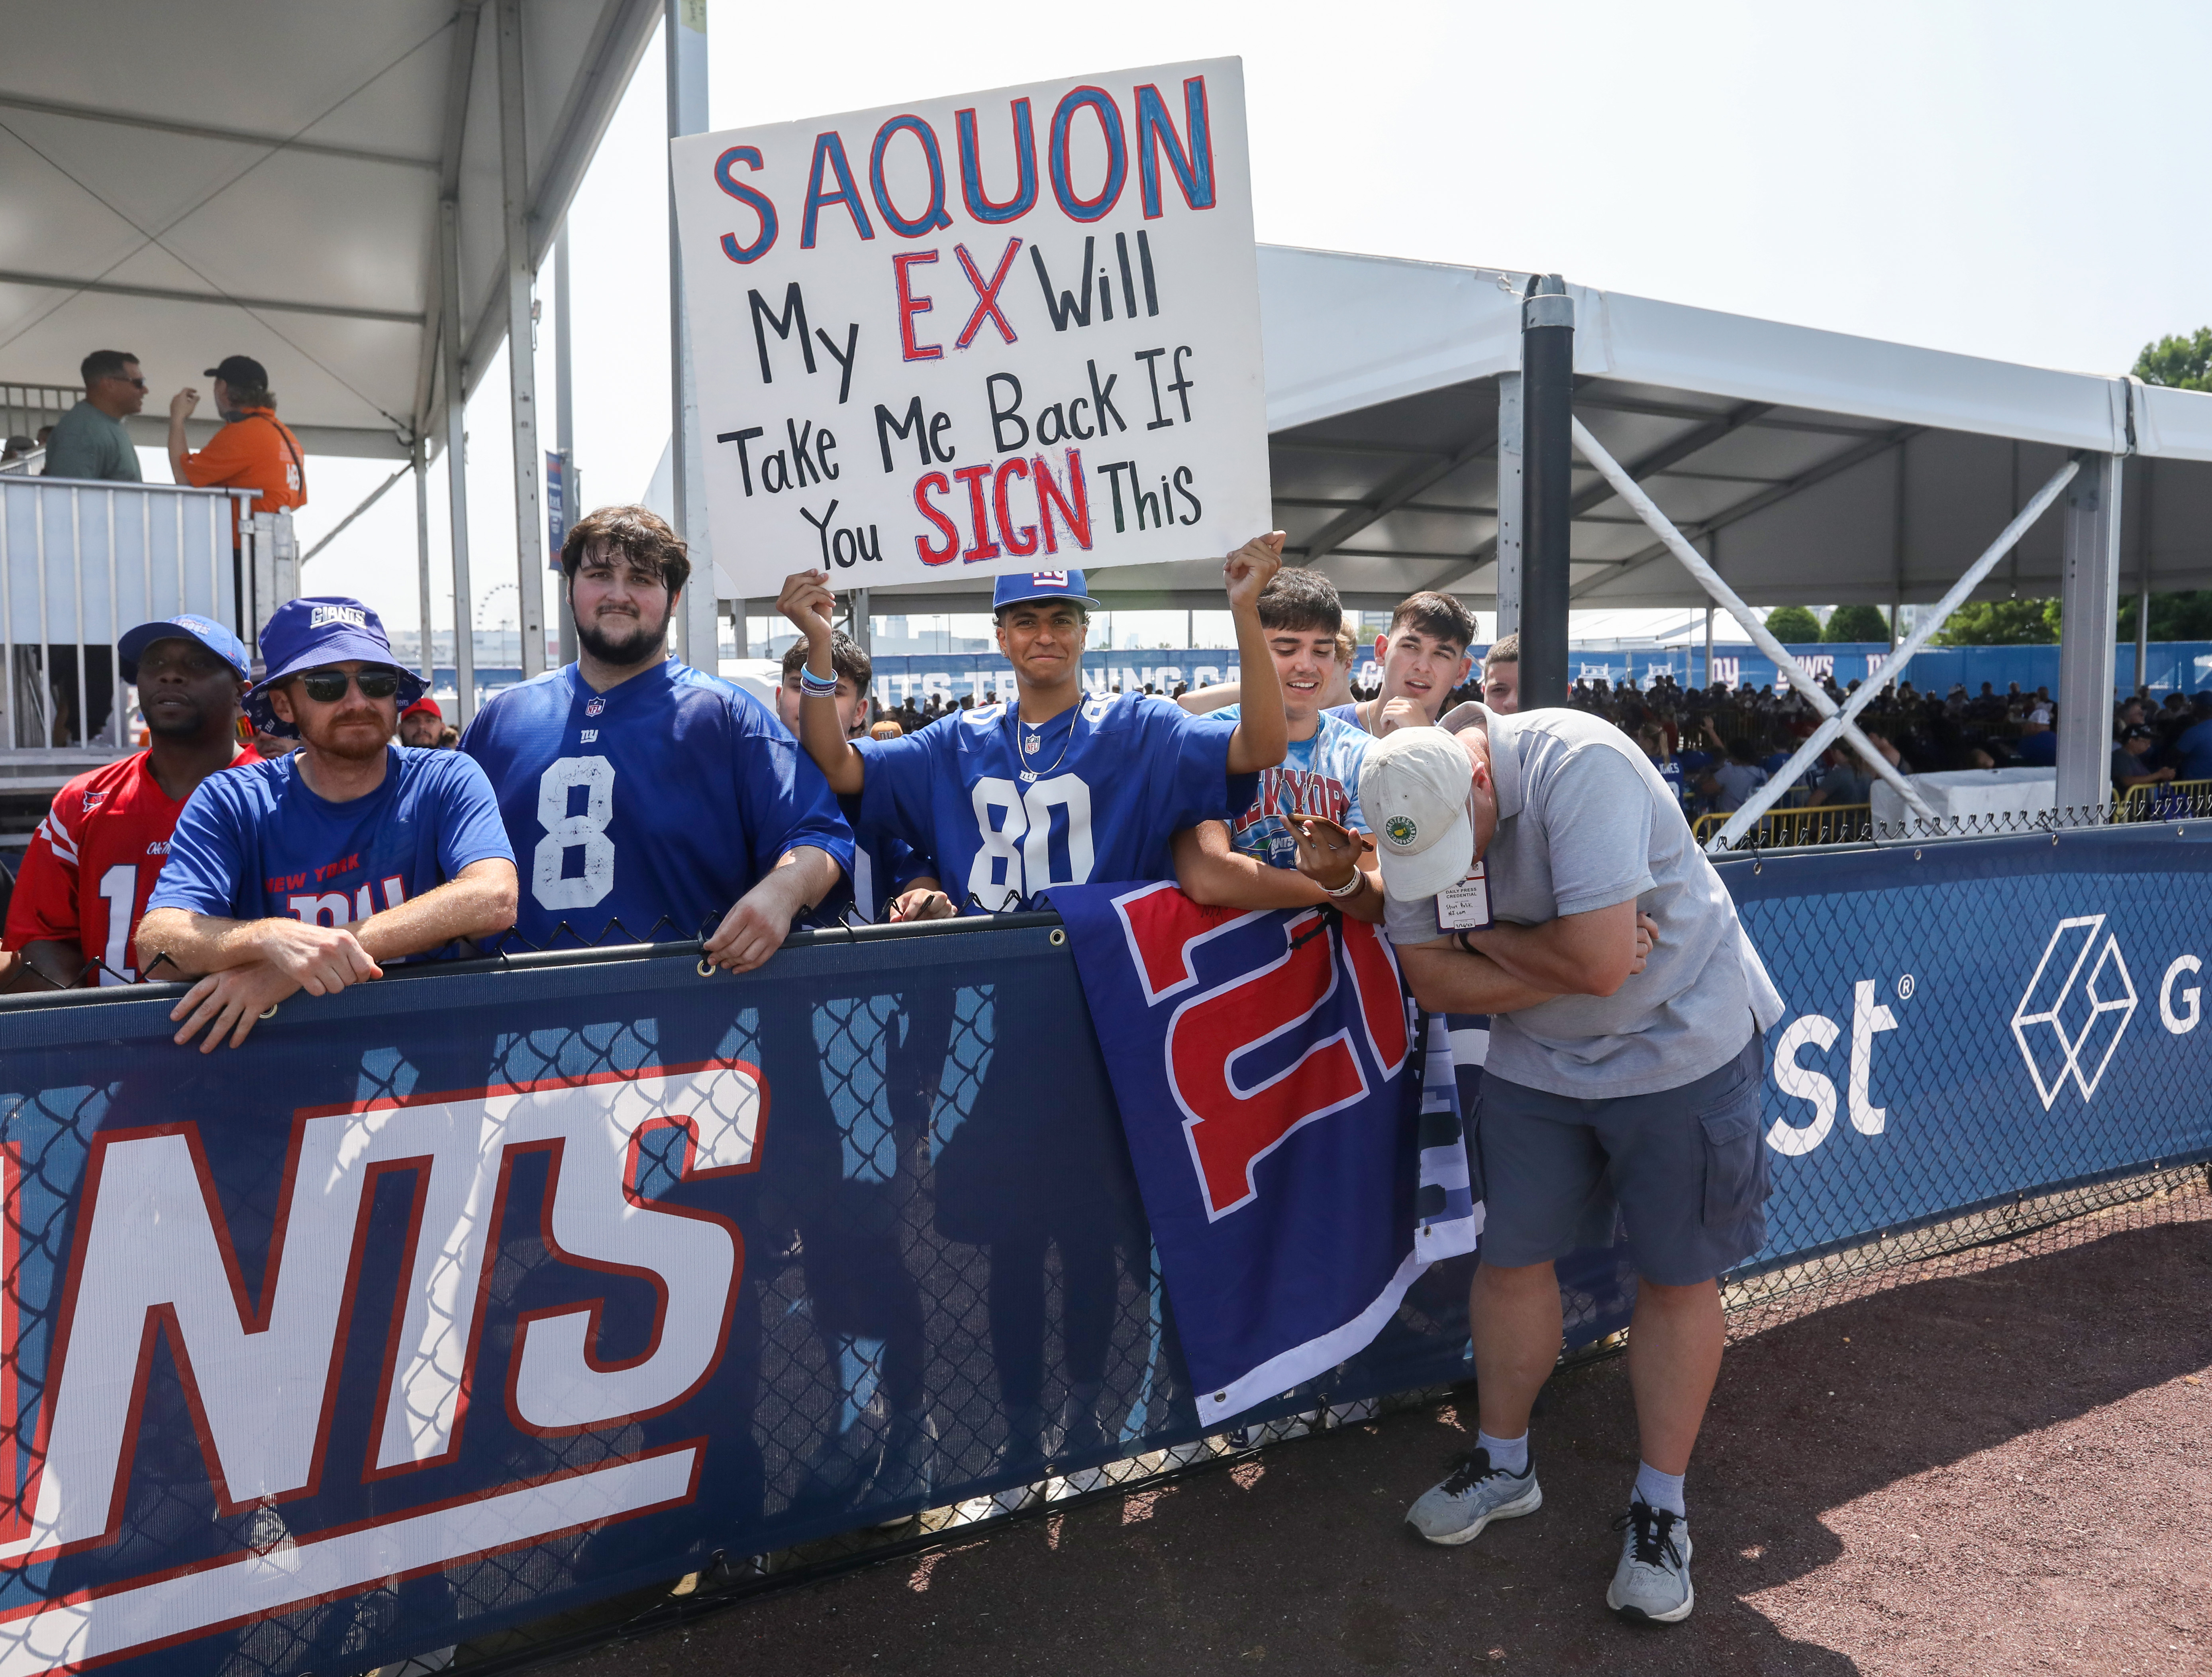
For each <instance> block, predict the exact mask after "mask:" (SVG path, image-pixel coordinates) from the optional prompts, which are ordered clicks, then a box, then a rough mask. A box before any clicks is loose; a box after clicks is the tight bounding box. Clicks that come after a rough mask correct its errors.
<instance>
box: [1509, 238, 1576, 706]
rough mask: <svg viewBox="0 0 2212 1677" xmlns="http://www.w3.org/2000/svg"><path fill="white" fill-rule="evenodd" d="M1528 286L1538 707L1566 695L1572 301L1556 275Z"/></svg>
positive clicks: (1526, 644) (1530, 662) (1526, 559)
mask: <svg viewBox="0 0 2212 1677" xmlns="http://www.w3.org/2000/svg"><path fill="white" fill-rule="evenodd" d="M1529 284H1530V295H1529V296H1528V297H1527V298H1526V299H1524V300H1523V301H1522V305H1521V453H1522V462H1521V467H1522V479H1521V482H1522V493H1521V510H1522V527H1521V528H1522V548H1521V625H1520V632H1521V703H1522V706H1523V707H1524V708H1527V709H1529V710H1541V709H1544V708H1547V707H1549V706H1552V705H1555V704H1565V703H1566V698H1567V593H1568V588H1569V587H1570V585H1571V582H1572V578H1571V576H1570V575H1569V572H1568V545H1569V542H1570V540H1571V538H1572V535H1573V533H1574V522H1575V520H1574V508H1573V501H1574V449H1573V445H1572V443H1571V441H1570V438H1571V434H1572V428H1573V427H1574V423H1575V420H1574V394H1575V301H1574V299H1573V298H1572V297H1571V296H1568V295H1567V288H1566V283H1565V281H1564V280H1562V279H1561V278H1560V277H1559V276H1558V275H1557V274H1547V275H1545V276H1544V277H1541V278H1540V279H1535V280H1532V281H1531V282H1530V283H1529Z"/></svg>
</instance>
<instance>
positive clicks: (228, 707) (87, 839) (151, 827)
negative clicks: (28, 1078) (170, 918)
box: [5, 613, 261, 990]
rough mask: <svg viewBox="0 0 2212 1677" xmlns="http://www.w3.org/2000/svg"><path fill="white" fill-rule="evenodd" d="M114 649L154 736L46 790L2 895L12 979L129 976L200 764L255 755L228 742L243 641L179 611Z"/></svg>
mask: <svg viewBox="0 0 2212 1677" xmlns="http://www.w3.org/2000/svg"><path fill="white" fill-rule="evenodd" d="M116 650H117V651H118V653H119V654H120V655H121V657H122V662H123V676H124V679H125V680H127V681H135V682H137V684H138V708H139V709H140V710H141V711H143V713H144V715H145V717H146V731H147V733H148V734H149V735H151V736H152V742H151V743H150V744H149V746H148V747H147V748H146V749H145V750H144V751H142V752H139V753H137V755H135V756H131V757H125V758H124V759H122V760H121V761H119V762H115V763H108V764H105V765H102V766H101V767H100V768H97V769H94V770H92V771H89V772H88V773H85V774H81V775H79V776H77V778H76V779H74V780H72V781H70V783H69V784H68V785H66V786H64V787H63V788H62V790H60V791H59V792H58V793H57V794H55V796H54V802H53V807H52V808H51V809H50V810H48V811H47V813H46V820H43V821H41V822H40V823H39V830H38V831H37V832H35V833H33V835H32V837H31V844H30V848H29V849H28V850H27V851H25V852H24V856H23V869H22V872H21V875H18V876H17V878H16V881H15V897H14V899H13V900H12V901H10V903H9V906H8V930H7V936H6V938H5V942H6V945H7V948H9V951H10V952H12V953H16V954H20V955H21V957H22V960H21V966H20V967H18V969H17V973H16V975H15V983H14V984H12V985H10V986H9V987H10V988H13V989H21V990H42V989H45V988H46V987H47V986H49V985H52V986H54V987H56V988H67V987H68V986H70V985H78V984H84V985H102V984H136V983H137V982H138V980H139V979H140V978H141V977H142V976H143V968H142V967H141V966H140V965H139V961H138V956H137V952H136V950H135V949H134V948H132V945H131V940H132V937H133V936H135V935H136V933H137V930H138V922H139V920H140V918H142V917H143V915H144V914H145V912H146V899H148V898H149V896H151V895H152V894H153V891H154V881H155V880H156V879H158V878H159V877H160V876H161V863H162V859H163V858H164V857H167V855H168V852H169V835H170V834H171V833H172V832H174V831H175V830H176V825H177V817H178V815H179V814H180V813H181V812H182V811H183V809H184V807H185V800H186V799H187V798H189V797H191V795H192V792H193V790H195V789H196V788H197V786H198V785H199V784H200V782H202V781H203V780H205V779H206V778H208V777H209V776H210V775H211V774H215V773H217V772H218V771H222V770H224V769H228V768H230V767H232V766H233V765H237V764H242V763H258V762H259V761H260V760H261V759H260V757H259V755H258V753H256V752H255V751H254V749H253V748H252V747H251V746H243V745H240V743H239V741H238V704H239V699H240V696H241V695H243V694H244V692H246V680H247V673H246V649H245V648H244V647H243V646H241V645H240V643H239V641H238V637H236V636H235V635H234V634H232V633H231V632H230V631H229V630H228V629H226V628H224V627H223V626H222V625H221V624H219V623H216V622H214V621H213V620H211V619H208V618H204V617H197V616H193V615H191V614H190V613H187V614H185V616H182V617H173V618H171V619H168V620H167V621H166V622H161V623H142V624H140V625H138V626H137V628H136V629H132V630H130V631H127V632H126V633H125V635H124V637H123V638H122V639H121V640H119V641H118V642H117V643H116Z"/></svg>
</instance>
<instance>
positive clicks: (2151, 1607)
mask: <svg viewBox="0 0 2212 1677" xmlns="http://www.w3.org/2000/svg"><path fill="white" fill-rule="evenodd" d="M2076 1238H2077V1239H2078V1238H2079V1237H2078V1236H2077V1237H2076ZM1951 1267H1952V1270H1953V1271H1954V1272H1952V1273H1948V1274H1943V1275H1936V1276H1929V1277H1926V1278H1920V1279H1917V1280H1913V1281H1911V1282H1908V1283H1906V1284H1901V1285H1898V1286H1895V1287H1893V1288H1891V1289H1890V1290H1886V1291H1882V1292H1879V1293H1875V1294H1872V1295H1870V1296H1863V1297H1860V1298H1857V1299H1855V1300H1853V1301H1850V1302H1844V1303H1839V1304H1836V1305H1833V1306H1832V1307H1830V1308H1825V1309H1821V1310H1819V1311H1817V1312H1814V1314H1808V1315H1804V1316H1801V1317H1799V1318H1798V1319H1797V1320H1793V1321H1789V1322H1786V1323H1784V1324H1782V1325H1780V1326H1774V1327H1771V1328H1768V1329H1766V1330H1765V1331H1763V1332H1759V1333H1757V1334H1755V1335H1753V1336H1752V1337H1750V1338H1748V1339H1745V1340H1744V1341H1742V1342H1741V1343H1740V1344H1738V1345H1735V1346H1734V1347H1732V1348H1731V1350H1730V1351H1729V1361H1728V1364H1727V1367H1726V1368H1725V1369H1724V1370H1723V1374H1722V1376H1721V1387H1720V1391H1719V1393H1718V1395H1717V1398H1716V1400H1715V1402H1714V1406H1713V1410H1712V1413H1711V1419H1710V1420H1709V1421H1708V1423H1707V1425H1706V1429H1705V1436H1704V1440H1703V1442H1701V1444H1700V1446H1699V1457H1698V1460H1697V1461H1696V1463H1695V1464H1694V1465H1693V1467H1692V1476H1691V1479H1690V1482H1689V1501H1690V1514H1691V1529H1692V1534H1693V1536H1694V1538H1695V1540H1696V1542H1697V1552H1696V1562H1695V1565H1694V1568H1693V1576H1694V1578H1695V1581H1696V1583H1697V1588H1698V1607H1697V1612H1696V1613H1695V1615H1694V1616H1693V1617H1692V1619H1690V1620H1689V1622H1688V1623H1686V1624H1685V1625H1680V1626H1676V1627H1674V1628H1671V1629H1666V1628H1632V1627H1629V1626H1626V1625H1620V1624H1619V1623H1617V1622H1616V1621H1615V1620H1614V1619H1613V1618H1612V1617H1611V1616H1610V1615H1609V1614H1607V1613H1606V1611H1605V1609H1604V1604H1603V1596H1604V1591H1605V1587H1606V1582H1607V1579H1608V1577H1609V1576H1611V1570H1612V1565H1613V1558H1614V1556H1615V1555H1616V1553H1617V1552H1618V1548H1617V1545H1618V1541H1619V1540H1618V1539H1617V1538H1615V1537H1614V1536H1613V1534H1611V1533H1609V1532H1608V1531H1607V1523H1608V1521H1610V1520H1611V1518H1612V1517H1613V1515H1614V1514H1615V1513H1616V1512H1618V1511H1619V1509H1620V1508H1621V1507H1622V1506H1623V1505H1624V1504H1625V1503H1626V1497H1627V1491H1628V1487H1629V1485H1630V1483H1631V1481H1632V1478H1633V1476H1634V1473H1635V1467H1636V1449H1635V1443H1634V1432H1633V1429H1632V1422H1631V1417H1630V1409H1629V1398H1628V1388H1627V1370H1626V1366H1625V1365H1624V1364H1623V1363H1620V1361H1618V1360H1615V1361H1613V1362H1609V1363H1601V1364H1599V1365H1596V1366H1595V1367H1592V1368H1589V1369H1584V1370H1583V1371H1582V1372H1580V1373H1577V1374H1574V1375H1567V1376H1563V1377H1562V1378H1560V1379H1559V1380H1558V1381H1554V1382H1553V1387H1552V1388H1551V1390H1550V1392H1549V1393H1548V1394H1547V1401H1546V1406H1545V1409H1544V1412H1542V1413H1541V1416H1540V1417H1539V1418H1538V1420H1537V1422H1536V1430H1535V1441H1536V1442H1535V1451H1536V1463H1537V1468H1538V1472H1539V1473H1540V1474H1541V1478H1542V1480H1543V1485H1544V1492H1545V1498H1546V1500H1545V1505H1544V1508H1543V1510H1542V1511H1541V1513H1539V1514H1537V1515H1534V1516H1533V1517H1531V1518H1529V1519H1526V1520H1519V1521H1512V1522H1510V1523H1508V1524H1504V1525H1501V1526H1498V1527H1494V1528H1492V1530H1491V1531H1489V1532H1487V1533H1486V1534H1484V1535H1483V1536H1482V1537H1481V1538H1480V1539H1479V1540H1477V1541H1476V1542H1475V1543H1474V1544H1473V1545H1471V1546H1468V1547H1467V1548H1464V1549H1455V1550H1448V1549H1439V1548H1434V1547H1431V1546H1428V1545H1425V1544H1423V1543H1422V1542H1420V1541H1419V1540H1418V1539H1416V1538H1414V1537H1413V1536H1412V1535H1411V1534H1410V1533H1408V1532H1407V1530H1406V1529H1405V1528H1404V1527H1403V1525H1402V1524H1401V1516H1402V1515H1403V1512H1404V1509H1405V1505H1406V1504H1407V1503H1408V1502H1409V1501H1410V1500H1411V1499H1412V1498H1413V1497H1414V1496H1415V1495H1416V1494H1417V1493H1418V1492H1419V1491H1421V1490H1422V1489H1423V1488H1425V1486H1426V1485H1429V1484H1430V1483H1431V1481H1433V1480H1434V1479H1437V1478H1438V1477H1440V1476H1441V1475H1442V1473H1443V1468H1444V1466H1445V1463H1446V1461H1447V1459H1448V1458H1449V1456H1450V1455H1451V1454H1453V1453H1454V1452H1455V1451H1456V1450H1459V1449H1462V1448H1467V1447H1468V1446H1469V1445H1470V1444H1471V1443H1472V1442H1473V1430H1474V1416H1473V1413H1472V1411H1471V1409H1464V1408H1463V1406H1455V1405H1451V1404H1446V1405H1443V1406H1438V1407H1437V1408H1433V1409H1430V1410H1426V1411H1422V1412H1414V1413H1409V1414H1403V1415H1399V1416H1395V1417H1391V1418H1386V1419H1384V1420H1382V1421H1380V1422H1377V1423H1375V1424H1370V1425H1365V1426H1359V1427H1353V1428H1349V1429H1346V1430H1340V1431H1338V1432H1334V1433H1332V1434H1329V1435H1327V1436H1322V1437H1318V1438H1314V1439H1309V1440H1301V1441H1297V1442H1292V1443H1289V1444H1285V1445H1283V1446H1280V1447H1279V1448H1274V1449H1272V1450H1269V1451H1267V1452H1266V1453H1264V1454H1262V1455H1261V1457H1260V1458H1258V1459H1256V1460H1248V1461H1243V1462H1241V1463H1239V1464H1237V1465H1236V1466H1235V1467H1231V1468H1226V1469H1223V1470H1220V1471H1216V1472H1212V1473H1205V1474H1200V1475H1196V1476H1193V1477H1188V1478H1186V1479H1183V1480H1182V1481H1181V1482H1180V1483H1176V1484H1172V1485H1166V1486H1164V1487H1161V1488H1158V1489H1155V1490H1152V1491H1134V1492H1131V1493H1127V1494H1126V1495H1124V1496H1122V1497H1116V1498H1112V1499H1109V1500H1107V1501H1104V1502H1102V1503H1092V1504H1089V1505H1085V1506H1082V1507H1079V1508H1074V1509H1070V1510H1068V1511H1066V1512H1065V1513H1061V1514H1056V1515H1048V1516H1047V1517H1045V1518H1043V1519H1041V1520H1035V1521H1027V1522H1019V1523H1015V1524H1012V1525H1010V1526H1008V1527H1006V1528H1003V1529H1001V1530H1000V1531H998V1532H996V1533H994V1534H991V1535H987V1536H986V1535H981V1534H979V1535H977V1536H976V1537H975V1539H974V1540H972V1541H969V1542H967V1543H964V1544H958V1545H955V1546H951V1547H950V1548H947V1549H945V1550H943V1551H940V1552H937V1553H935V1554H931V1555H924V1556H922V1557H921V1558H919V1559H916V1558H912V1557H908V1558H904V1559H902V1560H898V1561H895V1562H888V1563H884V1564H878V1565H876V1566H874V1567H872V1568H871V1569H869V1570H865V1571H861V1572H859V1573H856V1574H853V1575H849V1576H844V1577H842V1578H837V1579H835V1580H831V1581H829V1582H822V1583H817V1584H813V1585H808V1586H803V1587H798V1588H794V1589H789V1590H787V1591H784V1592H781V1593H778V1594H774V1595H768V1596H765V1597H763V1598H760V1599H757V1600H755V1601H750V1602H747V1603H744V1604H741V1605H738V1606H736V1607H732V1608H729V1609H727V1610H725V1611H722V1612H720V1613H716V1614H714V1615H713V1616H711V1617H708V1618H704V1619H698V1620H696V1621H695V1622H693V1623H692V1624H690V1625H688V1626H684V1627H680V1628H677V1629H671V1630H669V1631H664V1632H662V1633H660V1634H659V1635H657V1636H654V1637H648V1638H647V1639H644V1640H641V1641H640V1642H637V1643H632V1644H629V1645H627V1646H622V1647H617V1648H611V1649H607V1650H601V1651H599V1652H597V1653H594V1654H592V1655H591V1656H586V1657H585V1658H583V1659H580V1660H578V1661H575V1662H571V1663H570V1665H569V1666H568V1667H567V1668H566V1669H567V1670H568V1671H569V1672H572V1673H574V1674H577V1677H704V1674H708V1673H714V1674H720V1673H725V1672H742V1673H745V1674H749V1677H844V1674H862V1673H866V1674H878V1673H885V1674H887V1673H898V1674H902V1677H903V1674H914V1677H938V1674H945V1677H952V1674H958V1677H978V1674H989V1677H998V1674H1002V1673H1003V1674H1031V1673H1035V1674H1040V1677H1042V1674H1052V1677H1092V1674H1097V1677H1106V1674H1114V1677H1127V1674H1139V1673H1159V1674H1163V1677H1169V1674H1173V1677H1182V1674H1190V1673H1213V1672H1223V1673H1237V1674H1248V1673H1249V1674H1257V1673H1261V1672H1264V1671H1267V1670H1270V1669H1273V1670H1279V1671H1289V1672H1297V1673H1320V1674H1332V1673H1347V1674H1356V1673H1370V1672H1399V1671H1404V1672H1434V1671H1449V1672H1458V1671H1492V1670H1495V1671H1499V1672H1508V1673H1510V1672H1523V1673H1545V1674H1549V1673H1560V1674H1566V1673H1583V1672H1600V1671H1613V1672H1620V1673H1624V1674H1626V1673H1633V1674H1637V1677H1644V1674H1650V1677H1661V1674H1669V1673H1683V1674H1691V1673H1695V1674H1732V1673H1759V1674H1765V1673H1806V1674H1830V1673H1842V1672H1864V1673H1882V1674H1890V1673H1898V1674H1905V1673H1911V1674H1923V1673H1926V1674H1935V1673H1960V1674H1977V1677H1978V1674H1986V1673H2010V1672H2030V1671H2032V1672H2080V1673H2088V1674H2095V1677H2120V1674H2130V1673H2169V1672H2171V1673H2206V1672H2212V1540H2208V1539H2212V1515H2208V1512H2207V1510H2208V1508H2212V1222H2208V1221H2204V1220H2203V1213H2202V1211H2201V1210H2199V1211H2197V1212H2196V1213H2195V1214H2193V1215H2191V1216H2190V1217H2187V1218H2185V1220H2178V1221H2171V1222H2166V1223H2161V1224H2158V1225H2155V1226H2150V1227H2137V1228H2133V1229H2122V1230H2120V1231H2118V1232H2114V1233H2110V1234H2106V1235H2102V1237H2101V1238H2094V1239H2089V1240H2087V1241H2085V1242H2083V1243H2079V1244H2071V1245H2069V1246H2064V1247H2061V1248H2060V1249H2056V1250H2051V1249H2045V1250H2041V1251H2037V1252H2031V1253H2017V1252H2010V1253H2008V1252H1998V1253H1993V1254H1990V1255H1988V1256H1985V1257H1984V1258H1981V1259H1977V1260H1975V1261H1973V1262H1971V1263H1967V1264H1964V1265H1958V1264H1954V1265H1952V1266H1951Z"/></svg>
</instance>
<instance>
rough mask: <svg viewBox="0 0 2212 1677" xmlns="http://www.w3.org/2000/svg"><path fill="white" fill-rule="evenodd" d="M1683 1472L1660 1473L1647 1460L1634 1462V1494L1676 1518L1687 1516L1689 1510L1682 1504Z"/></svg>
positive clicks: (1685, 1476) (1680, 1518)
mask: <svg viewBox="0 0 2212 1677" xmlns="http://www.w3.org/2000/svg"><path fill="white" fill-rule="evenodd" d="M1687 1477H1688V1475H1686V1474H1684V1473H1661V1472H1660V1471H1659V1470H1658V1469H1657V1468H1656V1467H1653V1466H1652V1465H1651V1464H1650V1462H1648V1461H1639V1462H1638V1463H1637V1464H1636V1494H1637V1496H1638V1498H1639V1499H1641V1500H1642V1501H1643V1502H1644V1503H1649V1504H1650V1506H1651V1507H1653V1508H1655V1509H1665V1510H1666V1511H1667V1512H1668V1513H1669V1514H1671V1515H1674V1517H1675V1518H1676V1519H1678V1520H1686V1519H1688V1518H1689V1515H1690V1510H1689V1509H1686V1508H1685V1507H1684V1506H1683V1505H1682V1481H1683V1479H1686V1478H1687Z"/></svg>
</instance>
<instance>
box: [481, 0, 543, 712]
mask: <svg viewBox="0 0 2212 1677" xmlns="http://www.w3.org/2000/svg"><path fill="white" fill-rule="evenodd" d="M494 21H495V24H496V25H497V27H498V31H499V167H500V208H501V211H502V215H503V219H504V224H505V227H506V229H507V241H506V250H505V253H504V260H505V265H506V273H507V393H508V401H509V406H510V411H511V412H512V414H513V422H514V539H515V552H514V564H515V588H514V597H515V616H516V617H517V619H519V620H520V628H521V631H522V679H523V680H526V681H527V680H530V678H531V677H532V676H533V675H543V674H544V673H545V503H544V497H543V496H542V495H541V494H540V493H539V490H538V485H539V479H540V478H541V476H542V475H543V473H544V470H545V457H544V454H543V453H542V452H541V451H540V449H541V445H540V444H539V442H538V326H537V320H536V315H537V309H536V307H535V302H536V292H537V290H538V273H537V270H536V268H535V267H534V265H532V262H531V259H530V153H529V147H530V133H529V128H528V125H527V124H526V120H525V118H524V113H523V108H522V84H523V64H522V0H499V11H498V15H497V16H496V17H495V19H494Z"/></svg>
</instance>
